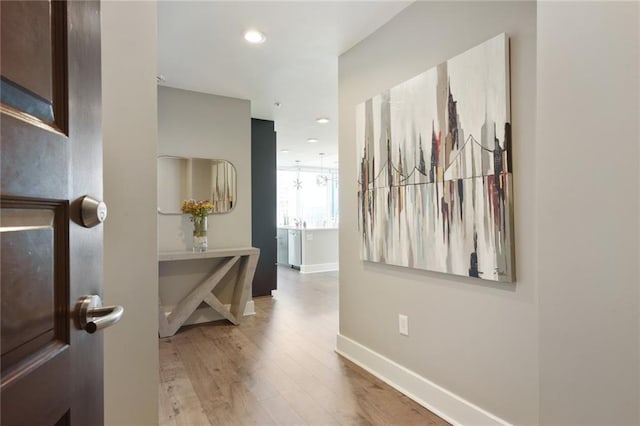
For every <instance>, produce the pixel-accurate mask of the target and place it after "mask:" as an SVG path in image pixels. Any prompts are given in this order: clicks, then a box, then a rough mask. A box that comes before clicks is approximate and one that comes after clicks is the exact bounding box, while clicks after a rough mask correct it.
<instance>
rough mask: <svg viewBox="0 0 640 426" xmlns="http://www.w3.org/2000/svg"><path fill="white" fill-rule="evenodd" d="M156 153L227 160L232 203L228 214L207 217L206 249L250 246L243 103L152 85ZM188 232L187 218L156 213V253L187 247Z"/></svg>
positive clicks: (247, 117) (247, 107)
mask: <svg viewBox="0 0 640 426" xmlns="http://www.w3.org/2000/svg"><path fill="white" fill-rule="evenodd" d="M158 155H175V156H179V157H198V158H214V159H222V160H228V161H230V162H231V163H232V164H233V165H234V166H235V168H236V172H237V176H238V192H237V194H238V199H237V204H236V207H235V208H234V209H233V210H232V211H231V212H229V213H224V214H216V215H211V216H209V220H208V225H209V235H208V236H209V248H230V247H248V246H250V245H251V103H250V102H249V101H247V100H243V99H236V98H228V97H225V96H217V95H210V94H206V93H199V92H191V91H188V90H181V89H174V88H170V87H161V86H160V87H158ZM158 190H159V191H161V190H162V188H159V189H158ZM192 232H193V225H192V224H191V222H190V221H189V217H188V215H182V216H180V215H162V214H158V247H159V249H160V250H185V249H187V248H188V249H190V248H191V242H192V238H193V235H192Z"/></svg>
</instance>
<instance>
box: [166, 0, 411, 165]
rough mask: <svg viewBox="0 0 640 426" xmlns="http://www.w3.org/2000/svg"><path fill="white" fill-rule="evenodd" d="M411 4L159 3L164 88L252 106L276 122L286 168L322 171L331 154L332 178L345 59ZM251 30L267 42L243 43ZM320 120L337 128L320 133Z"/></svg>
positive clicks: (323, 126)
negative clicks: (297, 166) (298, 166)
mask: <svg viewBox="0 0 640 426" xmlns="http://www.w3.org/2000/svg"><path fill="white" fill-rule="evenodd" d="M410 3H411V2H410V1H392V2H380V1H372V2H364V1H360V2H346V1H344V2H343V1H340V2H311V1H297V2H291V1H289V2H270V1H269V2H265V1H260V2H244V1H234V2H218V1H216V2H192V1H160V2H159V3H158V43H159V46H158V73H159V74H161V75H163V76H164V77H165V81H164V82H162V83H161V84H162V85H165V86H171V87H177V88H181V89H187V90H194V91H198V92H204V93H211V94H216V95H223V96H230V97H234V98H240V99H249V100H250V101H251V115H252V117H254V118H262V119H267V120H274V121H275V125H276V130H277V132H278V166H279V167H290V166H293V165H295V160H300V164H301V165H309V166H316V167H317V166H319V165H320V156H319V155H318V154H319V153H320V152H324V153H326V156H325V157H324V160H323V163H324V167H325V168H334V167H336V166H337V160H338V157H337V156H338V122H337V118H338V56H339V55H340V54H341V53H343V52H345V51H347V50H348V49H349V48H351V47H352V46H354V45H355V44H357V43H358V42H359V41H360V40H362V39H364V38H365V37H366V36H368V35H369V34H371V33H372V32H373V31H375V30H376V29H377V28H379V27H380V26H381V25H383V24H384V23H385V22H387V21H388V20H389V19H391V17H393V16H394V15H395V14H397V13H398V12H400V11H401V10H402V9H404V8H405V7H406V6H408V5H409V4H410ZM248 29H258V30H260V31H262V32H263V33H264V34H265V35H266V37H267V40H266V42H265V43H264V44H261V45H250V44H248V43H247V42H245V41H244V39H243V33H244V32H245V31H246V30H248ZM275 102H280V103H281V106H280V107H279V108H277V107H276V106H275V105H274V103H275ZM318 117H329V118H330V119H331V122H330V123H329V124H318V123H316V121H315V120H316V118H318ZM308 138H318V139H319V142H317V143H309V142H307V139H308ZM283 149H288V150H289V151H290V152H289V153H286V154H285V153H282V152H280V151H281V150H283Z"/></svg>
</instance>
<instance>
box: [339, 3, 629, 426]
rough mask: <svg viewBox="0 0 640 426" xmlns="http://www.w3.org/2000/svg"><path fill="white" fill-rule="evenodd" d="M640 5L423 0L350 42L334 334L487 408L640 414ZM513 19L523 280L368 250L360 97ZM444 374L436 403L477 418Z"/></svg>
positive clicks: (366, 357)
mask: <svg viewBox="0 0 640 426" xmlns="http://www.w3.org/2000/svg"><path fill="white" fill-rule="evenodd" d="M638 13H639V12H638V3H634V2H628V3H625V4H622V3H617V4H609V3H606V2H602V3H589V2H568V3H557V2H539V3H538V4H537V5H536V4H535V3H523V2H509V3H507V2H495V3H491V2H474V3H458V2H449V3H444V2H441V3H432V2H425V3H416V4H413V5H411V6H410V7H408V8H407V9H405V10H404V11H403V12H401V13H400V14H399V15H397V16H396V17H395V18H394V19H393V20H391V21H390V22H389V23H387V24H386V25H385V26H383V27H382V28H380V29H379V30H378V31H377V32H375V33H374V34H373V35H371V36H370V37H368V38H367V39H366V40H364V41H363V42H362V43H360V44H359V45H357V46H355V47H354V48H353V49H351V50H350V51H348V52H346V53H345V54H344V55H342V56H341V57H340V61H339V67H340V71H339V84H340V91H339V101H340V160H341V164H340V166H341V170H340V178H341V182H340V185H341V189H342V192H341V200H340V202H341V208H342V211H341V218H340V221H341V228H340V336H339V337H338V347H339V349H340V348H341V344H342V348H343V349H345V348H346V349H347V350H348V351H351V353H350V354H349V355H352V356H353V358H354V359H356V360H357V361H360V362H361V363H362V364H363V365H365V366H367V367H369V368H371V369H372V370H373V371H375V372H378V373H379V374H382V375H383V376H385V374H386V377H387V378H389V377H390V376H389V374H387V373H389V372H391V373H393V374H396V373H397V372H398V371H400V372H403V371H404V373H402V374H405V376H406V377H410V378H411V379H412V380H413V379H416V378H417V379H416V380H417V381H416V383H418V384H419V386H416V387H414V389H418V391H417V392H414V396H416V395H415V393H417V394H419V393H420V392H421V391H420V386H422V388H425V387H426V384H428V385H429V386H430V385H431V384H432V383H435V384H436V385H440V386H442V387H444V388H445V389H446V390H448V391H451V392H453V393H454V394H456V395H457V396H459V397H461V398H463V399H465V400H466V401H467V402H468V403H469V404H467V406H468V407H470V408H471V409H472V410H476V411H477V412H478V413H480V414H483V413H484V414H487V413H486V412H489V413H492V414H493V415H495V416H497V417H498V419H496V418H495V417H493V418H492V417H491V416H490V415H488V416H486V419H487V421H493V420H500V419H502V420H504V421H507V422H512V423H515V424H554V425H560V424H562V425H569V424H581V425H582V424H594V425H595V424H600V425H602V424H611V425H628V424H629V425H630V424H638V423H639V422H640V413H639V410H640V408H639V407H640V395H639V393H638V392H639V383H640V371H638V370H639V365H640V357H639V348H640V342H639V339H640V324H639V318H640V315H639V308H638V306H639V300H640V291H639V286H640V274H639V269H638V265H639V263H638V259H640V250H639V245H640V241H639V236H640V229H639V228H640V226H639V225H640V211H639V210H640V209H639V203H640V196H639V194H640V176H639V173H638V168H639V167H638V166H639V162H640V161H639V159H640V152H639V151H640V149H639V140H638V139H639V128H638V122H639V121H640V120H639V119H640V115H639V113H638V96H639V89H640V88H639V85H638V77H639V65H638V63H639V62H638V61H639V58H638V52H639V46H638V41H639V34H638V25H639V24H638V23H639V21H640V19H639V16H638ZM452 23H455V25H454V24H452ZM503 31H504V32H507V34H508V35H509V36H510V39H511V102H512V105H511V107H512V123H513V146H514V159H513V161H514V178H515V189H514V195H515V225H516V237H515V238H516V261H517V283H516V284H515V285H512V286H509V285H493V284H487V283H483V282H478V281H475V280H470V279H465V278H457V277H450V276H445V275H441V274H436V273H429V272H422V271H416V270H411V269H404V268H397V267H389V266H385V265H378V264H372V263H363V262H362V261H360V260H359V258H358V244H359V240H358V231H357V222H356V218H357V205H356V185H355V182H356V158H355V154H356V152H355V143H354V137H353V135H354V134H355V128H354V118H355V112H354V111H355V105H356V104H357V103H359V102H362V101H363V100H365V99H366V98H368V97H370V96H372V95H374V94H377V93H379V92H380V91H382V90H384V89H386V88H389V87H392V86H393V85H395V84H397V83H399V82H402V81H404V80H406V79H407V78H409V77H412V76H414V75H416V74H418V73H419V72H422V71H424V70H426V69H428V68H429V67H431V66H433V65H435V64H437V63H438V62H441V61H442V60H445V59H447V58H449V57H451V56H454V55H456V54H458V53H460V52H462V51H464V50H465V49H467V48H469V47H472V46H474V45H476V44H478V43H480V42H482V41H484V40H486V39H488V38H490V37H491V36H493V35H495V34H497V33H500V32H503ZM398 313H403V314H407V315H408V316H409V322H410V326H409V329H410V336H409V337H406V338H405V337H402V336H400V335H399V334H398V331H397V321H398V320H397V315H398ZM380 355H381V356H383V357H386V358H388V359H386V360H385V359H384V358H382V357H380ZM376 357H377V358H376ZM367 362H369V364H367ZM394 363H397V364H394ZM377 367H379V368H378V370H377V371H376V368H377ZM387 367H388V369H387V370H386V371H384V372H382V373H380V371H381V369H382V368H387ZM403 369H408V370H410V371H411V372H415V373H417V376H411V374H410V373H407V372H406V370H403ZM393 374H392V375H393ZM402 374H400V375H399V376H398V375H397V377H402ZM405 383H407V382H405ZM432 388H433V389H436V391H437V392H435V393H433V395H435V397H434V398H433V399H431V400H429V398H427V399H426V400H423V402H426V403H432V404H435V405H433V408H435V409H439V410H440V411H441V414H444V415H448V416H449V418H451V419H454V420H455V419H459V418H462V417H464V416H462V417H457V415H458V414H459V413H457V412H456V409H457V408H459V406H456V407H454V408H451V407H452V406H446V405H445V404H441V402H442V401H443V400H442V399H440V400H438V398H437V397H438V396H439V394H438V392H440V394H442V395H444V394H446V392H444V393H443V392H441V391H440V390H437V388H435V387H433V386H432ZM424 394H425V395H426V394H428V392H427V393H424ZM417 396H418V397H420V396H421V395H417ZM472 404H475V407H474V406H473V405H472ZM467 418H469V417H467ZM475 418H479V417H475ZM468 423H474V422H473V421H470V422H468Z"/></svg>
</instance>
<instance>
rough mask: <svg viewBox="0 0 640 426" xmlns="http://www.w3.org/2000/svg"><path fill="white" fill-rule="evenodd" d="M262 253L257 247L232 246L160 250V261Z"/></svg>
mask: <svg viewBox="0 0 640 426" xmlns="http://www.w3.org/2000/svg"><path fill="white" fill-rule="evenodd" d="M258 253H260V249H258V248H256V247H232V248H223V249H212V250H207V251H202V252H195V251H186V250H181V251H161V252H158V262H169V261H172V260H191V259H209V258H216V257H231V256H247V255H251V254H258Z"/></svg>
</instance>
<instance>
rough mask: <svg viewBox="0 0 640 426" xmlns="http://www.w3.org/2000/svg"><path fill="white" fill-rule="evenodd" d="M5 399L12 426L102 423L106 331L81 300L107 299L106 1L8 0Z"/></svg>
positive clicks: (1, 191) (2, 187)
mask: <svg viewBox="0 0 640 426" xmlns="http://www.w3.org/2000/svg"><path fill="white" fill-rule="evenodd" d="M0 14H1V22H0V25H1V49H0V55H1V62H0V64H1V65H0V71H1V72H0V74H1V76H2V80H1V84H2V86H1V91H0V101H1V105H0V112H1V115H0V120H1V128H0V131H1V133H0V135H1V136H0V143H1V148H2V151H1V155H2V158H1V166H0V169H1V183H0V196H1V205H0V207H1V219H0V225H1V226H0V230H1V232H0V239H1V241H0V243H1V250H2V251H1V263H2V264H1V268H2V269H1V272H0V274H1V275H0V290H1V303H2V311H1V314H0V315H1V324H2V325H1V346H0V347H1V351H2V358H1V385H0V386H1V394H2V401H1V405H2V409H1V411H2V419H1V421H2V424H3V425H58V424H75V425H100V424H102V423H103V390H102V388H103V385H102V336H101V333H96V334H88V333H87V332H85V331H81V330H78V329H77V328H76V327H75V326H74V323H73V320H72V313H73V309H74V305H75V301H76V300H77V299H78V298H79V297H81V296H83V295H89V294H97V295H101V294H102V292H101V289H102V226H97V227H94V228H90V229H88V228H84V227H82V226H80V225H79V223H80V217H79V214H80V211H79V206H78V204H79V202H78V200H79V198H81V197H82V196H84V195H87V194H88V195H91V196H94V197H96V198H98V199H100V198H101V197H102V140H101V127H102V124H101V86H100V5H99V3H98V2H91V1H90V2H82V1H69V2H65V1H51V2H49V1H4V0H3V1H2V2H0Z"/></svg>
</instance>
